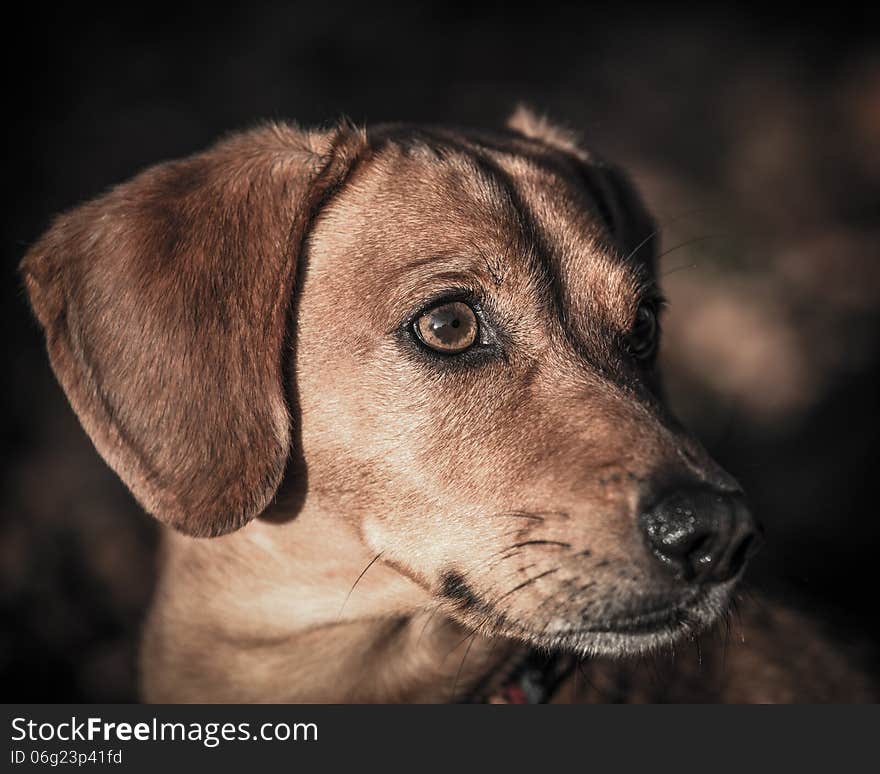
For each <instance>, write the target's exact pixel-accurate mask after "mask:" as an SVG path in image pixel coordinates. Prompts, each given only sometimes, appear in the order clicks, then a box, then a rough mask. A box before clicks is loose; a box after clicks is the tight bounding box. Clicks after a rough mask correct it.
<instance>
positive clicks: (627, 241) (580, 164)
mask: <svg viewBox="0 0 880 774" xmlns="http://www.w3.org/2000/svg"><path fill="white" fill-rule="evenodd" d="M507 126H508V128H509V129H512V130H513V131H515V132H518V133H519V134H521V135H523V136H524V137H527V138H529V139H530V140H537V141H538V142H541V143H543V144H544V145H547V146H549V147H551V148H554V149H555V150H557V151H562V152H563V153H565V154H566V155H568V156H569V157H572V158H573V159H574V160H575V161H576V162H577V168H578V174H579V176H580V178H581V181H582V183H583V185H584V188H585V189H586V191H587V194H588V196H589V198H590V200H591V201H592V202H593V204H594V206H595V208H596V211H597V214H598V215H599V216H600V217H601V218H602V220H603V221H604V223H605V225H606V227H607V230H608V232H609V233H610V235H611V237H612V238H613V240H614V242H615V244H616V245H617V247H618V248H619V249H620V251H621V252H622V254H623V255H624V256H627V257H628V258H629V259H630V260H633V261H638V262H641V263H645V264H648V265H649V266H650V267H651V268H652V269H653V267H654V261H655V259H656V254H657V245H658V242H659V240H658V238H657V226H656V223H655V222H654V219H653V218H652V217H651V216H650V214H649V213H648V211H647V209H646V208H645V205H644V203H643V201H642V198H641V196H640V195H639V193H638V191H637V190H636V188H635V186H634V185H633V183H632V181H631V180H630V179H629V177H628V176H627V175H626V173H624V172H623V170H621V169H620V168H619V167H616V166H614V165H613V164H609V163H608V162H606V161H603V160H602V159H599V158H597V157H596V156H594V155H593V154H590V153H587V152H586V151H585V150H583V148H582V147H581V146H580V143H579V140H578V137H577V135H576V134H575V133H574V132H572V131H570V130H568V129H566V128H564V127H561V126H559V125H557V124H554V123H553V122H551V121H550V120H549V119H548V118H547V117H546V116H539V115H537V114H536V113H534V112H533V111H532V110H530V109H529V108H527V107H525V106H524V105H520V106H519V107H517V109H516V110H515V111H514V112H513V114H512V115H511V116H510V118H509V119H508V120H507Z"/></svg>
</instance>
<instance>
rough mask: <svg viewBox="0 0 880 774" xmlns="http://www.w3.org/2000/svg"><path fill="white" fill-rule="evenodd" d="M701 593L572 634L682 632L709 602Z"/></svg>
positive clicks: (579, 629)
mask: <svg viewBox="0 0 880 774" xmlns="http://www.w3.org/2000/svg"><path fill="white" fill-rule="evenodd" d="M705 597H706V594H705V593H703V592H698V593H697V594H695V595H692V596H688V597H686V598H684V599H677V600H674V601H669V602H667V603H666V604H665V605H662V606H658V607H653V608H649V609H645V610H642V611H639V612H638V613H635V614H632V615H627V616H621V617H615V618H609V619H607V620H604V621H600V622H598V623H591V624H589V625H586V626H579V627H572V629H571V633H579V634H587V633H589V634H630V635H639V634H653V633H655V632H658V631H662V630H668V629H679V628H682V627H684V626H686V625H688V624H689V623H691V622H692V621H693V618H694V616H693V613H692V611H693V610H694V608H696V607H698V606H699V605H700V603H701V602H702V601H703V600H704V599H705Z"/></svg>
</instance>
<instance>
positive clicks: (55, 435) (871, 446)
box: [0, 2, 880, 701]
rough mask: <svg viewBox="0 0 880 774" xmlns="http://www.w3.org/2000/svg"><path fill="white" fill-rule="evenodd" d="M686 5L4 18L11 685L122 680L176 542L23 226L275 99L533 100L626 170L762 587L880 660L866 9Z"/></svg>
mask: <svg viewBox="0 0 880 774" xmlns="http://www.w3.org/2000/svg"><path fill="white" fill-rule="evenodd" d="M694 7H696V6H693V5H692V6H691V7H690V8H688V9H685V8H684V7H682V8H680V9H677V8H676V7H675V6H661V5H660V4H655V5H654V6H644V7H623V6H621V7H617V8H616V9H614V10H612V9H608V8H605V7H600V6H593V5H590V4H588V3H582V4H579V5H576V6H571V7H566V6H557V5H553V4H552V3H547V2H545V3H541V4H540V5H539V6H538V8H537V9H532V10H527V9H525V8H524V7H520V8H518V7H515V6H511V5H502V4H497V5H488V6H485V5H474V4H468V5H462V6H455V5H453V4H448V3H447V4H443V5H433V6H432V5H430V4H425V5H422V6H420V7H410V8H404V7H396V6H395V5H393V4H389V3H381V2H380V3H377V2H372V3H366V2H364V3H351V2H327V3H312V4H310V5H308V6H303V7H297V6H296V5H293V4H289V5H271V4H262V3H259V2H251V3H248V4H247V5H242V6H241V7H240V8H238V9H236V10H221V8H220V7H219V6H215V7H206V8H204V9H202V10H199V11H196V10H193V11H191V13H190V15H181V14H180V12H179V11H178V12H175V13H174V14H171V13H168V12H165V11H161V10H159V9H158V7H157V6H155V5H153V4H142V5H135V6H132V7H131V8H127V9H126V10H125V11H118V12H116V14H115V15H113V14H110V15H102V16H89V15H87V13H86V12H85V11H84V10H83V9H82V8H81V7H80V5H79V4H70V5H69V6H68V7H67V8H66V9H64V10H59V11H49V10H46V9H43V8H34V9H32V10H28V11H26V12H25V14H24V17H23V18H21V19H20V20H18V21H16V22H15V23H14V24H12V23H10V24H9V25H8V26H7V31H6V40H5V48H4V51H3V56H4V59H5V62H4V64H5V67H4V73H5V76H4V77H5V80H6V84H5V89H4V95H3V97H4V103H5V106H6V111H5V112H6V118H5V124H6V126H7V131H8V132H9V136H8V139H7V142H6V149H7V156H8V157H7V159H6V163H5V166H4V168H5V169H6V172H5V183H6V191H7V201H6V205H5V207H4V209H3V232H2V272H3V278H2V282H0V293H2V296H0V322H2V332H3V336H2V340H3V346H4V352H5V360H6V362H7V364H8V368H7V378H6V379H5V380H3V382H2V384H0V412H2V415H0V460H2V478H0V627H2V628H0V685H2V687H3V696H2V698H3V700H5V701H18V700H32V701H37V700H39V701H113V700H131V699H132V698H133V697H134V666H133V665H134V652H135V643H136V638H137V633H138V627H139V622H140V620H141V617H142V614H143V611H144V608H145V605H146V604H147V602H148V600H149V596H150V591H151V587H152V583H153V572H154V567H155V550H156V546H157V542H158V529H157V528H156V527H155V526H154V524H153V523H152V522H151V521H150V519H148V518H147V517H146V516H145V515H144V514H143V513H141V511H140V510H139V508H138V507H137V506H136V505H135V503H134V502H133V500H132V499H131V497H130V496H129V495H128V493H127V492H126V490H125V489H124V488H123V486H122V485H121V484H120V483H119V481H118V480H117V479H116V477H115V476H114V474H113V473H111V472H110V470H109V469H108V468H106V467H105V465H104V464H103V462H101V460H100V459H99V457H98V455H97V454H96V453H95V452H94V450H93V449H92V447H91V444H90V442H89V441H88V439H87V438H86V436H85V434H84V433H83V432H82V430H81V429H80V427H79V425H78V423H77V420H76V418H75V416H74V415H73V413H72V411H71V410H70V409H69V407H68V405H67V403H66V400H65V398H64V396H63V394H62V392H61V390H60V388H59V387H58V386H57V385H56V383H55V382H54V380H53V378H52V375H51V373H50V371H49V367H48V364H47V359H46V356H45V353H44V350H43V344H42V341H41V337H40V335H39V333H38V330H37V327H36V325H35V323H34V322H33V321H32V319H31V317H30V315H29V312H28V310H27V307H26V305H25V302H24V296H23V293H22V290H21V286H20V283H19V280H18V277H17V275H16V265H17V263H18V261H19V260H20V258H21V256H22V255H23V253H24V251H25V249H26V247H27V246H28V244H30V243H31V242H32V241H33V240H34V239H35V238H36V237H37V236H38V235H39V234H40V233H41V232H42V231H43V230H44V229H45V228H46V227H47V225H48V224H49V222H50V219H51V218H52V217H53V215H54V214H56V213H58V212H59V211H61V210H64V209H66V208H69V207H71V206H73V205H76V204H78V203H80V202H83V201H85V200H87V199H89V198H90V197H92V196H94V195H96V194H98V193H100V192H101V191H102V190H103V189H105V188H106V187H107V186H109V185H111V184H113V183H116V182H119V181H122V180H124V179H126V178H128V177H129V176H131V175H133V174H134V173H135V172H137V171H138V170H140V169H141V168H142V167H144V166H145V165H148V164H151V163H153V162H156V161H159V160H163V159H166V158H169V157H174V156H180V155H184V154H187V153H190V152H192V151H195V150H197V149H200V148H202V147H203V146H205V145H206V144H208V143H210V142H211V141H212V140H214V139H215V138H216V137H217V136H218V135H221V134H223V133H225V132H228V131H230V130H234V129H236V128H243V127H247V126H249V125H251V124H253V123H254V122H256V121H257V120H259V119H261V118H276V119H288V118H289V119H295V120H297V121H299V122H302V123H305V124H313V123H319V122H323V121H326V120H328V119H333V118H336V117H338V116H340V115H342V114H345V115H347V116H349V117H351V118H353V119H354V120H355V121H357V122H361V123H363V122H367V123H370V122H378V121H385V120H411V121H425V122H444V123H460V124H467V125H479V126H498V125H500V124H501V123H502V122H503V121H504V119H505V117H506V116H507V114H508V113H509V112H510V111H511V110H512V109H513V107H514V106H515V104H516V103H517V102H518V101H524V102H527V103H529V104H530V105H532V106H533V107H535V108H536V109H537V110H539V111H546V112H547V113H548V114H549V115H550V116H551V117H553V118H556V119H557V120H559V121H560V122H562V123H564V124H566V125H568V126H569V127H571V128H573V129H576V130H577V131H578V132H580V133H581V134H582V136H583V137H584V138H585V139H586V141H587V143H588V144H589V145H591V146H592V147H593V148H595V149H597V150H599V151H600V152H601V153H603V154H605V155H606V156H608V157H610V158H612V159H613V160H615V161H618V162H620V163H622V164H623V165H625V166H626V167H628V168H629V169H630V170H631V172H632V174H633V177H634V179H635V180H636V182H637V184H638V185H639V186H640V188H641V189H642V191H643V193H644V195H645V197H646V199H647V200H648V202H649V204H650V206H651V207H652V208H653V210H654V212H655V213H656V214H657V216H658V218H659V220H660V222H661V224H662V225H663V241H664V248H663V249H664V250H666V251H668V252H667V254H666V255H664V257H663V260H662V263H661V270H662V272H663V273H664V274H665V275H666V276H665V277H664V283H665V286H666V290H667V295H668V296H669V298H670V301H671V306H670V310H669V316H668V324H667V338H666V340H665V344H664V355H663V357H664V359H665V363H666V370H667V374H668V378H669V387H670V392H671V397H672V401H673V404H674V405H675V407H676V408H677V410H678V413H679V414H680V415H681V416H682V417H683V418H684V419H685V420H686V421H687V422H688V423H689V424H690V425H691V426H692V427H693V428H694V429H695V430H696V431H697V434H698V435H699V436H700V437H701V438H702V439H703V440H704V442H705V443H706V445H707V446H708V447H709V449H710V450H711V451H712V452H713V453H714V454H715V455H716V457H717V458H718V459H719V460H720V461H721V462H722V463H723V464H724V465H726V466H727V467H728V469H729V470H731V471H732V472H733V473H734V474H735V475H736V476H738V477H739V478H740V479H741V481H742V482H743V484H744V485H745V487H746V489H747V491H748V492H749V494H750V496H751V499H752V501H753V504H754V506H755V509H756V511H757V512H758V513H759V515H760V517H761V518H762V520H763V521H764V523H765V525H766V526H767V528H768V544H767V546H766V548H765V550H764V551H763V553H762V554H761V555H760V556H759V559H758V560H757V562H756V564H755V566H754V571H753V572H751V573H750V583H751V585H752V586H753V587H755V588H757V589H761V590H763V591H765V592H766V593H768V594H770V595H771V596H776V597H781V598H784V599H785V600H786V601H788V602H789V603H790V604H793V605H795V606H797V607H799V608H801V609H803V610H806V611H807V612H809V613H811V614H812V615H813V616H814V617H816V618H817V619H818V620H819V621H821V622H822V624H823V625H824V626H825V627H826V628H827V629H828V630H829V631H831V632H832V633H833V634H834V636H836V637H837V638H839V639H840V640H841V641H842V642H847V643H853V644H860V645H861V647H863V648H864V649H865V650H864V652H865V653H866V655H867V658H868V659H869V663H871V664H872V666H873V668H874V669H875V670H876V668H877V663H878V659H877V656H878V641H880V616H878V609H877V602H876V598H875V594H876V591H877V586H878V584H877V580H876V579H877V567H878V564H880V562H878V556H877V552H878V549H880V518H878V512H877V505H876V497H877V495H876V491H875V490H876V487H877V484H878V482H877V479H876V478H875V475H876V473H875V471H876V467H877V441H878V429H880V411H878V409H880V389H878V377H880V337H878V335H877V334H878V318H880V249H878V248H880V219H878V216H880V41H878V38H877V36H878V29H880V27H878V24H877V22H878V18H877V16H876V14H874V15H873V16H872V17H871V16H869V14H868V11H867V10H860V9H857V8H846V7H844V6H842V5H837V6H835V7H834V9H833V11H832V10H828V9H817V10H815V11H809V10H807V7H806V6H801V7H799V8H798V9H797V10H796V12H795V11H792V12H791V13H787V12H784V11H781V10H780V11H779V12H776V11H771V10H770V8H769V7H767V6H765V8H764V10H763V11H762V12H761V13H759V14H758V13H747V12H745V11H744V10H741V9H740V10H736V9H735V8H733V7H731V8H727V9H724V8H723V7H719V6H713V7H710V6H706V5H701V6H699V8H700V9H701V10H694Z"/></svg>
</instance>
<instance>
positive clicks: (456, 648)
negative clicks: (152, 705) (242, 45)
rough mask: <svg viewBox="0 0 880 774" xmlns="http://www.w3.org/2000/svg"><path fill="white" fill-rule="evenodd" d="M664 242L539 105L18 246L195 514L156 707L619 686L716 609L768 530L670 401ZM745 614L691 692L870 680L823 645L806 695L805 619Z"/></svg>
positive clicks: (123, 438)
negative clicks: (536, 660)
mask: <svg viewBox="0 0 880 774" xmlns="http://www.w3.org/2000/svg"><path fill="white" fill-rule="evenodd" d="M654 234H655V229H654V226H653V225H652V223H651V221H650V219H649V218H648V216H647V215H646V214H645V212H644V210H643V209H642V207H641V205H640V203H639V200H638V198H637V196H636V195H635V193H634V192H633V190H632V188H631V187H630V186H629V185H628V183H627V182H626V180H625V179H624V178H623V177H622V176H621V175H620V174H619V173H617V172H616V171H615V170H613V169H612V168H609V167H607V166H606V165H603V164H601V163H598V162H596V161H595V159H593V158H592V157H591V156H590V155H589V154H587V153H585V152H584V151H582V150H581V149H580V148H579V147H578V146H577V145H576V144H575V143H574V141H573V140H572V139H571V138H570V137H569V136H567V135H566V134H565V133H563V132H560V131H559V130H556V129H554V128H552V127H550V126H548V125H547V124H546V123H544V122H542V121H538V120H536V119H535V118H534V117H532V116H531V115H530V114H528V113H520V114H518V115H517V116H516V117H515V119H514V121H513V123H512V129H511V130H510V131H508V132H505V133H500V134H497V135H480V134H466V133H461V132H452V131H447V130H424V129H414V128H407V127H384V128H380V129H377V130H375V131H372V132H370V133H369V134H365V133H363V132H360V131H357V130H354V129H352V128H349V127H341V128H338V129H336V130H333V131H329V132H316V133H306V132H302V131H300V130H297V129H294V128H292V127H288V126H273V127H267V128H264V129H260V130H256V131H253V132H250V133H247V134H244V135H240V136H238V137H235V138H233V139H231V140H229V141H227V142H225V143H222V144H220V145H218V146H216V147H215V148H213V149H211V150H209V151H207V152H206V153H204V154H201V155H199V156H195V157H192V158H191V159H187V160H184V161H182V162H172V163H170V164H166V165H162V166H159V167H156V168H154V169H152V170H148V171H147V172H145V173H144V174H142V175H141V176H139V177H138V178H136V179H135V180H133V181H132V182H130V183H128V184H126V185H123V186H120V187H119V188H117V189H115V190H114V191H111V192H110V193H109V194H107V195H106V196H105V197H103V198H101V199H99V200H97V201H96V202H94V203H92V204H89V205H86V206H85V207H83V208H81V209H80V210H77V211H75V212H73V213H71V214H69V215H67V216H65V217H63V218H62V219H60V220H59V221H58V222H57V223H56V224H55V226H54V227H53V228H52V229H51V230H50V232H49V233H48V234H47V235H46V237H44V239H43V240H42V241H41V242H40V243H38V244H37V245H36V246H35V247H34V248H33V249H32V250H31V252H30V253H29V255H28V257H27V258H26V259H25V261H24V264H23V271H24V274H25V278H26V283H27V286H28V290H29V292H30V296H31V301H32V304H33V307H34V310H35V312H36V314H37V316H38V318H39V319H40V321H41V323H42V324H43V326H44V327H45V329H46V332H47V341H48V348H49V353H50V357H51V359H52V363H53V367H54V369H55V371H56V374H57V375H58V377H59V380H60V381H61V383H62V385H63V386H64V388H65V390H66V391H67V394H68V397H69V398H70V400H71V403H72V404H73V406H74V408H75V409H76V411H77V413H78V414H79V416H80V418H81V420H82V422H83V425H84V427H85V429H86V430H87V432H88V433H89V434H90V436H91V437H92V439H93V441H94V442H95V445H96V447H97V448H98V450H99V451H100V452H101V454H102V455H103V456H104V458H105V459H106V460H107V461H108V463H109V464H110V465H111V466H113V467H114V469H115V470H116V471H117V472H118V473H119V475H120V476H121V477H122V479H123V480H124V481H125V482H126V484H127V485H128V486H129V487H130V488H131V490H132V492H133V493H134V494H135V496H136V497H137V498H138V499H139V500H140V502H141V503H142V504H143V505H144V506H145V507H146V508H147V509H148V510H149V511H150V512H152V513H153V514H155V515H156V516H157V517H159V518H160V519H162V520H163V521H165V522H166V523H168V524H170V525H171V526H173V527H175V528H176V530H177V532H174V531H169V534H168V535H167V539H166V545H165V557H164V567H163V572H162V577H161V580H160V585H159V588H158V591H157V596H156V600H155V603H154V607H153V611H152V614H151V616H150V619H149V622H148V625H147V629H146V635H145V642H144V648H143V659H142V665H143V684H144V693H145V696H146V698H147V699H150V700H156V701H448V700H467V699H473V698H477V697H479V698H489V699H491V697H492V696H493V695H494V694H495V691H496V690H498V689H499V688H501V687H502V686H503V684H504V682H505V680H506V678H507V676H508V675H511V674H514V673H515V672H516V670H517V668H518V665H519V664H520V663H521V662H522V660H523V655H524V653H525V652H526V651H527V650H528V649H529V648H538V649H542V650H547V651H549V650H553V651H559V652H563V653H575V654H577V655H578V657H585V656H589V657H592V660H590V661H588V662H587V665H586V666H584V665H581V666H579V667H577V668H575V669H569V670H568V672H567V674H568V678H567V684H566V685H564V686H563V687H562V689H561V690H560V692H559V693H558V696H562V697H568V698H572V699H578V698H581V699H592V698H596V697H597V696H598V697H600V698H601V697H602V696H603V691H602V689H601V688H598V687H596V688H595V691H596V692H595V693H594V694H591V693H590V690H593V689H588V688H585V687H584V686H590V685H594V686H598V685H601V684H606V685H608V684H611V683H613V684H614V685H617V683H616V682H614V681H613V680H611V681H610V682H609V678H607V676H605V672H604V671H603V670H604V668H603V667H602V666H601V663H602V662H601V660H600V659H601V658H602V657H615V658H617V657H623V656H627V655H629V654H640V653H644V652H647V651H652V650H656V649H657V648H661V647H664V646H667V645H670V644H672V643H675V642H676V641H678V640H679V639H680V638H682V637H692V636H695V635H696V633H697V632H699V631H700V630H703V629H705V628H706V627H708V626H710V625H711V624H712V623H714V622H715V621H716V620H717V618H718V617H719V616H720V615H722V614H723V613H724V611H725V610H726V608H727V605H728V603H729V601H730V598H731V595H732V593H733V589H734V586H735V584H736V581H737V580H738V578H739V576H740V574H741V572H742V569H743V567H744V565H745V563H746V560H747V558H748V556H749V555H750V553H751V551H752V550H753V548H754V545H755V542H756V537H757V530H756V526H755V523H754V521H753V520H752V518H751V515H750V514H749V512H748V509H747V508H746V506H745V503H744V500H743V497H742V493H741V492H740V491H739V488H738V485H737V484H736V482H735V481H734V480H733V479H732V478H731V477H730V476H729V475H727V474H726V473H725V472H724V471H722V470H721V469H720V468H719V467H718V466H717V465H716V464H715V463H714V462H712V460H711V459H710V458H709V457H708V455H707V454H706V453H705V451H704V450H703V449H702V448H701V447H700V446H699V444H697V443H696V442H695V441H694V440H693V439H691V438H690V437H689V436H688V435H687V434H686V433H685V432H684V431H683V429H682V428H681V427H680V426H679V425H678V424H677V423H676V422H675V420H674V419H673V418H672V417H670V416H669V414H668V412H667V410H666V409H665V407H664V406H663V403H662V400H661V396H660V389H659V378H658V376H657V374H656V368H655V364H654V356H655V352H656V345H657V308H658V305H659V303H660V300H659V292H658V290H657V286H656V281H655V273H654V241H655V240H654ZM206 537H211V538H212V539H210V540H208V539H205V538H206ZM744 619H745V624H744V628H745V629H746V641H747V642H748V641H749V638H750V636H751V635H750V633H749V631H748V630H749V629H750V628H756V629H757V631H758V632H759V634H758V636H757V637H756V640H757V641H758V644H759V647H757V648H756V649H754V650H752V651H751V652H750V655H749V657H748V659H745V658H744V657H741V656H740V655H737V654H735V653H733V650H734V649H735V648H738V647H739V646H737V645H736V644H735V643H734V644H732V645H731V646H730V647H731V652H730V653H729V654H728V655H727V670H726V672H725V674H726V675H727V677H726V678H725V682H724V683H723V684H722V683H720V682H719V681H718V680H717V679H713V678H711V677H710V676H709V675H708V674H707V675H706V679H705V680H703V681H700V680H692V679H690V678H687V679H686V678H685V677H684V671H686V670H687V669H688V668H689V665H685V664H684V663H683V662H682V661H681V660H679V662H677V665H676V666H675V667H674V670H673V671H674V672H677V673H678V675H679V676H678V678H675V677H673V679H672V681H671V682H666V683H665V685H666V686H667V687H668V686H670V685H671V686H673V690H672V691H671V692H669V693H668V695H669V696H672V697H674V698H685V693H684V692H681V691H680V689H681V687H682V686H685V685H687V686H703V687H704V688H705V692H704V694H703V698H707V699H708V698H714V699H725V698H727V699H733V700H774V699H779V700H791V699H799V698H833V697H834V694H833V692H832V688H833V686H835V685H837V684H838V683H839V682H840V681H841V680H842V679H843V676H846V681H847V683H848V684H851V683H852V679H851V675H850V673H849V670H848V667H847V665H846V663H845V660H844V659H840V658H826V660H825V663H826V664H827V666H826V668H825V669H824V672H823V674H824V676H823V677H819V676H815V675H814V676H813V677H810V678H808V679H809V684H807V683H804V685H803V686H801V688H800V689H798V690H795V689H794V688H793V687H792V686H793V685H797V680H798V679H799V678H798V677H797V676H798V675H802V674H803V665H802V664H798V665H797V666H798V669H796V670H787V669H785V668H783V665H784V664H785V663H786V659H785V658H779V653H778V652H774V649H773V646H772V644H771V645H770V646H768V644H767V641H766V640H767V637H766V633H767V632H768V631H769V630H770V629H772V628H773V627H774V626H777V625H778V622H779V620H783V625H784V628H785V627H787V628H790V629H791V628H794V629H797V630H798V631H800V632H803V631H804V629H803V626H802V625H801V624H800V623H798V624H797V625H796V626H793V625H792V624H791V623H790V622H787V621H786V620H785V616H782V618H780V617H779V616H778V615H774V616H773V621H772V622H771V621H770V619H769V618H768V619H765V620H764V621H763V622H762V623H759V624H758V625H757V627H756V626H755V625H754V623H755V621H756V620H757V619H756V618H755V615H754V613H753V612H752V611H749V610H745V611H744ZM770 642H771V643H772V642H777V643H778V642H779V638H778V636H776V635H774V637H771V638H770ZM807 650H809V649H807ZM707 653H709V654H710V656H709V660H710V661H711V650H709V649H707ZM756 664H760V665H763V666H756ZM761 670H764V671H761ZM591 672H592V678H590V677H589V675H588V673H591ZM740 673H742V674H748V676H749V679H739V678H738V677H737V675H738V674H740ZM579 675H580V676H583V677H584V680H583V681H581V682H580V683H579V682H578V679H579ZM756 675H765V676H766V679H763V678H762V679H756V677H755V676H756ZM787 675H794V677H793V678H791V679H790V678H789V677H787ZM792 679H794V680H795V682H794V683H793V682H792V681H791V680H792ZM804 679H805V680H806V679H807V678H804ZM658 690H659V689H658ZM664 690H666V689H664ZM677 691H678V692H677ZM614 692H615V695H617V694H626V695H629V694H632V696H633V698H642V699H644V698H661V694H660V693H656V694H648V693H645V692H644V691H642V692H641V693H639V692H638V691H620V690H618V689H617V688H615V691H614ZM845 695H846V696H847V697H853V696H854V694H853V693H851V692H850V693H848V694H845ZM687 698H691V699H697V698H700V696H699V695H695V694H693V693H691V695H689V696H688V697H687Z"/></svg>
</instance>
